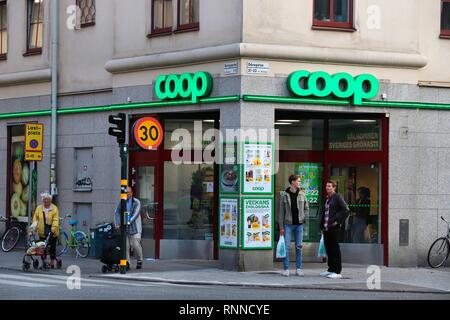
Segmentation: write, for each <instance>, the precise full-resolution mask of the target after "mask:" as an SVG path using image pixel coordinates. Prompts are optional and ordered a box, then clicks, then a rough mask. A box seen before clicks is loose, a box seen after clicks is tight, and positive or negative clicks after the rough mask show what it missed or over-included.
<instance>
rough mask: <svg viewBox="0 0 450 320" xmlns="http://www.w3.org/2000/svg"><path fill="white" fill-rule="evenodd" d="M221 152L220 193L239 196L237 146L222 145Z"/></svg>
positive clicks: (234, 144) (235, 144) (232, 144)
mask: <svg viewBox="0 0 450 320" xmlns="http://www.w3.org/2000/svg"><path fill="white" fill-rule="evenodd" d="M222 146H223V148H222V150H221V164H220V166H219V168H220V173H219V174H220V176H219V178H220V182H219V184H220V193H224V194H239V189H240V188H239V187H240V181H239V177H240V171H239V164H238V144H237V143H224V144H223V145H222Z"/></svg>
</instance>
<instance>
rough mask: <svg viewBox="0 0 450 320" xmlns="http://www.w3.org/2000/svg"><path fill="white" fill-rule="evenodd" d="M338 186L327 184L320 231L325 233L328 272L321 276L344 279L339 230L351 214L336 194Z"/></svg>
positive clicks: (329, 182) (331, 183) (333, 183)
mask: <svg viewBox="0 0 450 320" xmlns="http://www.w3.org/2000/svg"><path fill="white" fill-rule="evenodd" d="M336 186H337V185H336V182H334V181H328V182H327V184H326V187H325V188H326V192H327V199H326V201H325V207H324V212H323V215H322V219H321V221H320V229H321V230H322V232H323V240H324V244H325V250H326V252H327V255H328V271H325V272H322V273H321V274H320V275H321V276H323V277H328V278H331V279H340V278H342V275H341V271H342V263H341V249H340V247H339V230H340V228H341V227H342V226H343V225H344V223H345V219H346V218H347V216H348V214H349V212H350V209H349V208H348V206H347V204H346V203H345V201H344V199H342V197H341V196H340V195H339V194H337V193H336Z"/></svg>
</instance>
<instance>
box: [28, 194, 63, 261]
mask: <svg viewBox="0 0 450 320" xmlns="http://www.w3.org/2000/svg"><path fill="white" fill-rule="evenodd" d="M41 198H42V202H43V204H41V205H39V206H37V208H36V210H35V212H34V216H33V223H32V225H31V230H33V231H36V230H37V233H38V235H39V238H40V240H41V241H45V239H46V237H47V236H48V234H49V233H50V232H51V236H50V240H49V253H50V267H51V268H52V269H53V268H55V267H56V262H57V261H56V240H57V239H58V237H59V211H58V207H57V206H56V205H54V204H53V203H52V199H53V197H52V195H51V194H49V193H48V192H44V193H41ZM44 259H45V258H44Z"/></svg>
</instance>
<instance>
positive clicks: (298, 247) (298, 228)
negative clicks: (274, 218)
mask: <svg viewBox="0 0 450 320" xmlns="http://www.w3.org/2000/svg"><path fill="white" fill-rule="evenodd" d="M292 233H294V238H295V267H296V269H301V268H302V240H303V224H301V225H293V224H285V225H284V240H285V241H286V258H284V270H289V251H290V247H291V246H290V244H291V236H292Z"/></svg>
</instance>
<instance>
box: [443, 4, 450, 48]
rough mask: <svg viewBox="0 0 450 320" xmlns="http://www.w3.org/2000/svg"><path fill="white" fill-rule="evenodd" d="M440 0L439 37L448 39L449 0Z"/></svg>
mask: <svg viewBox="0 0 450 320" xmlns="http://www.w3.org/2000/svg"><path fill="white" fill-rule="evenodd" d="M441 2H442V3H441V38H448V39H450V0H442V1H441Z"/></svg>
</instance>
